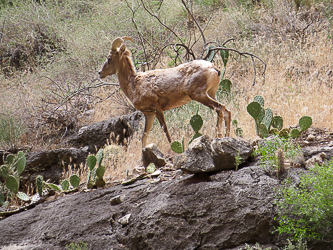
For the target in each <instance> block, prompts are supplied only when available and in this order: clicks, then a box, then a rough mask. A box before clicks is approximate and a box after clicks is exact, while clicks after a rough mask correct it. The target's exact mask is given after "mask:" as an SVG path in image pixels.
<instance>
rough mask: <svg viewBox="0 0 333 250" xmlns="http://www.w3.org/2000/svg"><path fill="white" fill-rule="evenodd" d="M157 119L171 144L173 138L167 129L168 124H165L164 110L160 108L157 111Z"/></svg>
mask: <svg viewBox="0 0 333 250" xmlns="http://www.w3.org/2000/svg"><path fill="white" fill-rule="evenodd" d="M156 117H157V119H158V121H159V122H160V125H161V127H162V128H163V130H164V133H165V134H166V137H167V138H168V141H169V143H171V136H170V134H169V131H168V127H167V125H166V122H165V118H164V114H163V110H162V108H160V107H159V108H158V109H157V110H156Z"/></svg>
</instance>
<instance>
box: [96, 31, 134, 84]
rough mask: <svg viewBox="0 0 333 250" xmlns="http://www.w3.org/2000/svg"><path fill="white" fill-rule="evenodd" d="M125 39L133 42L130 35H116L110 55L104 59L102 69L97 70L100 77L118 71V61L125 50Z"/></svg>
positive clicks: (102, 77)
mask: <svg viewBox="0 0 333 250" xmlns="http://www.w3.org/2000/svg"><path fill="white" fill-rule="evenodd" d="M125 40H130V41H132V42H133V40H132V38H130V37H118V38H116V39H115V40H114V41H113V43H112V47H111V51H110V55H109V56H108V58H107V59H106V62H105V63H104V65H103V67H102V69H101V70H100V71H99V72H98V74H99V77H100V78H101V79H104V78H106V77H107V76H109V75H113V74H116V73H117V72H118V69H119V66H120V65H121V63H120V61H121V59H122V56H123V55H124V53H125V51H126V45H125V44H124V41H125Z"/></svg>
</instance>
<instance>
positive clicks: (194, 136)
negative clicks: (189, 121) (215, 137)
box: [188, 133, 202, 145]
mask: <svg viewBox="0 0 333 250" xmlns="http://www.w3.org/2000/svg"><path fill="white" fill-rule="evenodd" d="M200 136H202V134H200V133H195V134H194V135H193V137H192V139H191V140H190V141H189V142H188V145H190V144H191V143H192V141H194V140H195V139H197V138H198V137H200Z"/></svg>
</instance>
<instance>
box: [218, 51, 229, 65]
mask: <svg viewBox="0 0 333 250" xmlns="http://www.w3.org/2000/svg"><path fill="white" fill-rule="evenodd" d="M220 55H221V58H222V61H223V65H224V67H226V66H227V62H228V58H229V50H220Z"/></svg>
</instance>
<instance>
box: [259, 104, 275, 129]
mask: <svg viewBox="0 0 333 250" xmlns="http://www.w3.org/2000/svg"><path fill="white" fill-rule="evenodd" d="M272 120H273V111H272V110H271V109H270V108H267V109H265V116H264V118H263V119H262V121H261V123H262V124H264V125H265V126H266V128H267V131H269V130H270V128H271V124H272Z"/></svg>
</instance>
